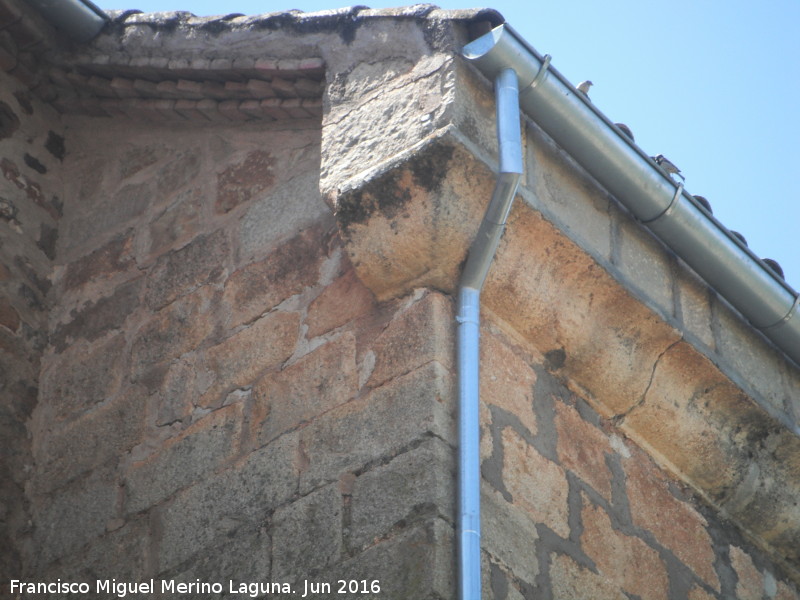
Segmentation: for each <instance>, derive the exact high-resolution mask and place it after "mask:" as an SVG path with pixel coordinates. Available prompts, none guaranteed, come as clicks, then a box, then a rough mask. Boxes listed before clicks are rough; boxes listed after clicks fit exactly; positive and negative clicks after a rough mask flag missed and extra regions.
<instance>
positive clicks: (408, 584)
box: [321, 519, 456, 600]
mask: <svg viewBox="0 0 800 600" xmlns="http://www.w3.org/2000/svg"><path fill="white" fill-rule="evenodd" d="M453 538H454V535H453V527H452V525H450V524H449V523H447V522H445V521H443V520H442V519H433V520H432V521H430V522H427V523H421V524H418V525H416V526H415V527H413V528H411V529H408V530H404V531H402V532H400V533H399V534H398V535H396V536H393V537H391V538H389V539H386V540H382V541H381V542H379V543H377V544H375V545H373V546H370V547H369V548H367V549H366V550H365V551H364V552H362V553H360V554H357V555H356V556H354V557H353V558H351V559H349V560H347V561H345V562H343V563H340V564H338V565H336V566H335V567H333V568H332V569H331V570H330V571H328V573H326V574H325V575H323V576H322V577H321V578H324V579H325V580H326V581H331V582H335V581H337V580H340V579H342V580H345V581H350V580H352V581H358V582H361V581H366V582H367V583H368V584H371V583H372V582H373V581H377V582H378V585H379V586H380V593H379V594H369V595H360V596H355V595H338V594H337V595H333V594H332V595H331V597H341V598H352V597H362V598H375V597H378V598H381V600H384V599H385V600H408V599H409V598H416V599H419V600H438V599H440V598H455V594H456V589H455V588H456V583H455V581H456V578H455V572H456V563H455V541H454V539H453Z"/></svg>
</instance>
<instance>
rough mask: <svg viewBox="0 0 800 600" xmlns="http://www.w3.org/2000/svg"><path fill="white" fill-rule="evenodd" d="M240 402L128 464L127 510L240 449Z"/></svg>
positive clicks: (212, 468)
mask: <svg viewBox="0 0 800 600" xmlns="http://www.w3.org/2000/svg"><path fill="white" fill-rule="evenodd" d="M241 413H242V411H241V406H227V407H225V408H221V409H220V410H217V411H214V412H213V413H211V414H210V415H208V416H206V417H204V418H202V419H201V420H200V421H198V422H196V423H193V424H192V426H191V427H189V428H188V429H186V430H185V431H184V432H183V433H182V434H181V435H180V437H177V438H174V439H171V440H169V441H168V442H167V444H166V445H164V447H162V448H161V449H160V450H159V452H158V453H157V454H154V455H153V456H151V457H149V458H147V459H146V460H143V461H141V462H139V463H135V464H134V465H132V466H131V468H130V470H129V472H128V474H127V476H126V478H125V488H126V492H127V499H126V510H127V512H128V513H135V512H139V511H141V510H145V509H147V508H149V507H151V506H153V505H155V504H158V503H159V502H161V501H162V500H164V499H165V498H167V497H169V496H170V495H172V494H173V493H174V492H175V491H177V490H179V489H181V488H184V487H186V486H189V485H191V484H193V483H195V482H196V481H199V480H201V479H203V478H204V477H206V476H207V475H208V474H209V473H211V472H214V471H215V470H217V468H219V466H220V465H221V464H223V463H224V462H225V461H226V460H228V459H229V458H230V457H232V456H235V455H236V454H237V452H238V451H239V436H240V432H241V427H242V414H241Z"/></svg>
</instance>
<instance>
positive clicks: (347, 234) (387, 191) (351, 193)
mask: <svg viewBox="0 0 800 600" xmlns="http://www.w3.org/2000/svg"><path fill="white" fill-rule="evenodd" d="M462 143H463V140H460V139H456V138H454V136H452V135H451V134H449V133H440V134H439V135H436V136H431V137H429V138H427V139H425V140H424V142H423V143H422V144H421V145H418V146H416V147H414V148H413V150H406V151H405V152H402V153H398V155H396V156H394V157H393V158H392V160H391V161H388V162H387V163H386V164H384V165H380V166H379V167H376V169H375V171H372V172H363V173H361V174H359V175H358V176H357V177H355V178H354V179H353V180H352V181H350V182H348V185H347V187H345V188H343V189H341V190H339V191H338V192H337V193H336V195H335V196H334V195H331V197H329V198H328V200H329V201H331V202H333V203H335V206H336V218H337V221H338V224H339V229H340V232H341V235H342V239H343V240H344V242H345V245H346V248H347V251H348V254H349V256H350V260H351V261H352V264H353V265H354V266H355V268H356V271H357V272H358V276H359V278H360V279H361V281H362V282H363V283H364V285H366V286H367V288H369V289H370V291H371V292H372V293H374V294H375V296H376V298H377V299H378V300H379V301H384V300H388V299H391V298H398V297H402V296H405V295H408V294H410V293H412V292H413V291H414V290H415V289H420V288H432V289H438V290H444V291H454V290H455V289H456V286H457V281H458V276H459V273H460V265H462V264H463V261H464V258H465V256H466V252H467V249H468V247H469V243H470V242H471V240H472V238H473V237H474V236H475V233H476V231H477V229H478V225H479V223H480V221H481V218H482V216H483V210H484V206H485V205H483V204H482V203H479V202H464V198H476V197H477V198H486V201H488V199H489V198H490V197H491V194H492V187H493V183H494V177H493V176H492V174H491V172H490V170H489V169H488V167H487V166H486V165H485V163H482V162H481V161H479V160H477V159H476V158H475V156H474V155H472V154H471V153H470V152H469V151H468V150H467V149H466V148H465V147H464V146H463V145H462ZM376 257H380V258H379V259H378V260H376Z"/></svg>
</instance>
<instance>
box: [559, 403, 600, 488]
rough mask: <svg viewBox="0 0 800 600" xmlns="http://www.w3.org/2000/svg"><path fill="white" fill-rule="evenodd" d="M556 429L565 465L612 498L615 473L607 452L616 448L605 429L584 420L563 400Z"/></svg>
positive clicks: (560, 459) (560, 454)
mask: <svg viewBox="0 0 800 600" xmlns="http://www.w3.org/2000/svg"><path fill="white" fill-rule="evenodd" d="M556 431H557V432H558V458H559V461H560V462H561V466H562V467H564V468H565V469H569V470H571V471H573V472H574V473H575V474H576V475H578V477H580V478H581V479H583V480H584V481H585V482H586V483H588V484H589V485H590V486H591V487H592V488H594V489H595V490H596V491H598V492H599V493H600V494H601V495H602V496H604V497H605V498H606V499H607V500H611V473H610V472H609V470H608V466H607V465H606V455H608V454H611V453H612V450H611V445H610V444H609V442H608V437H607V436H606V435H605V433H603V432H602V431H601V430H600V429H598V428H597V427H595V426H593V425H591V424H590V423H587V422H586V421H584V420H583V419H582V418H581V416H580V414H579V413H578V411H577V410H576V409H574V408H573V407H571V406H569V405H567V404H565V403H563V402H556Z"/></svg>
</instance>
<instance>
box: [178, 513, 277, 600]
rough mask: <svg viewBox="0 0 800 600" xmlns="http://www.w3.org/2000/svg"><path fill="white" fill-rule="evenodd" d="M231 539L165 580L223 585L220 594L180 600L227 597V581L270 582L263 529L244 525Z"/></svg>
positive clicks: (266, 537)
mask: <svg viewBox="0 0 800 600" xmlns="http://www.w3.org/2000/svg"><path fill="white" fill-rule="evenodd" d="M230 537H231V539H229V540H225V542H224V543H222V544H220V545H218V546H212V547H210V548H208V549H206V550H205V551H204V552H201V554H200V555H199V556H197V557H195V558H194V559H193V560H191V561H190V562H189V566H188V568H186V569H185V570H181V571H180V572H179V573H176V574H174V575H173V574H170V575H169V576H168V577H166V578H168V579H172V580H174V581H183V582H187V583H188V582H194V581H197V580H198V579H199V580H200V581H204V582H206V581H207V582H219V583H221V584H222V586H223V591H222V594H219V595H215V594H205V593H203V594H181V598H187V599H188V598H196V599H197V600H212V599H216V598H224V597H227V598H230V595H229V594H228V581H233V582H234V585H237V583H238V582H262V581H263V582H265V581H268V580H270V579H269V577H268V576H267V575H268V574H269V573H270V568H271V561H270V550H271V545H272V544H271V539H270V536H269V534H268V533H267V530H266V527H264V526H260V527H259V526H257V525H245V526H244V527H242V528H241V529H239V530H236V531H234V532H232V533H231V536H230Z"/></svg>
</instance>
